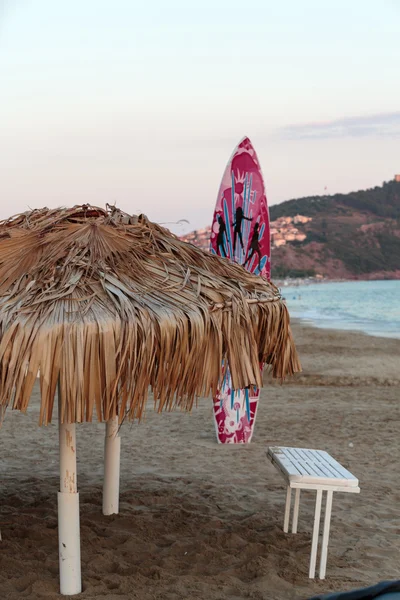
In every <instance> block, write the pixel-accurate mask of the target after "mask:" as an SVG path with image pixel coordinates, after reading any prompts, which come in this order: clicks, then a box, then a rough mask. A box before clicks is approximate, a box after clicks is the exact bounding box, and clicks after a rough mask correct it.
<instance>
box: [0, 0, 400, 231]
mask: <svg viewBox="0 0 400 600" xmlns="http://www.w3.org/2000/svg"><path fill="white" fill-rule="evenodd" d="M399 30H400V0H351V2H349V0H324V1H323V2H322V1H321V0H302V1H301V2H299V1H298V0H280V1H279V2H277V1H276V0H241V1H239V0H230V1H229V2H228V1H227V0H202V1H201V2H197V1H196V2H195V1H194V0H168V1H167V0H146V1H145V2H143V0H68V1H66V0H65V1H63V0H57V1H54V0H0V119H1V127H0V218H6V217H8V216H10V215H12V214H15V213H18V212H22V211H25V210H28V209H29V208H38V207H43V206H48V207H56V206H73V205H74V204H82V203H86V202H88V203H92V204H95V205H98V206H104V204H105V203H106V202H108V203H111V204H114V203H116V204H117V206H119V207H120V208H121V209H123V210H126V211H127V212H130V213H132V214H133V213H138V212H144V213H145V214H147V216H148V217H149V218H150V219H152V220H154V221H157V222H159V223H165V224H169V223H176V222H177V221H179V220H180V219H187V220H188V221H189V223H185V224H175V225H171V229H172V230H174V231H175V232H176V233H184V232H186V231H190V230H192V229H195V228H199V227H204V226H206V225H208V224H210V221H211V219H212V214H213V209H214V204H215V201H216V195H217V192H218V187H219V184H220V179H221V177H222V174H223V171H224V169H225V166H226V163H227V161H228V159H229V157H230V155H231V153H232V151H233V149H234V147H235V146H236V145H237V143H238V142H239V141H240V139H241V138H242V137H243V136H244V135H248V136H249V137H250V139H251V140H252V142H253V145H254V146H255V148H256V151H257V154H258V157H259V160H260V162H261V165H262V169H263V174H264V177H265V183H266V189H267V196H268V201H269V203H270V204H271V205H272V204H276V203H278V202H282V201H284V200H288V199H291V198H297V197H301V196H307V195H315V194H326V193H328V194H329V193H331V194H333V193H336V192H348V191H351V190H357V189H365V188H368V187H374V186H375V185H381V183H382V182H383V181H388V180H389V179H392V178H393V176H394V174H395V173H396V172H400V152H399V142H400V77H399V65H400V43H399V35H398V32H399Z"/></svg>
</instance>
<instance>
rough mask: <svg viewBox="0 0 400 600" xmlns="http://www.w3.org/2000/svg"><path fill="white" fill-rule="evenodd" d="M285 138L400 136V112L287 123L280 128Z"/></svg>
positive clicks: (280, 132) (280, 133)
mask: <svg viewBox="0 0 400 600" xmlns="http://www.w3.org/2000/svg"><path fill="white" fill-rule="evenodd" d="M279 135H280V137H281V139H284V140H318V139H331V138H363V137H392V138H394V137H399V136H400V112H393V113H382V114H378V115H368V116H358V117H345V118H342V119H335V120H333V121H326V122H321V123H305V124H303V125H286V126H285V127H281V128H280V129H279Z"/></svg>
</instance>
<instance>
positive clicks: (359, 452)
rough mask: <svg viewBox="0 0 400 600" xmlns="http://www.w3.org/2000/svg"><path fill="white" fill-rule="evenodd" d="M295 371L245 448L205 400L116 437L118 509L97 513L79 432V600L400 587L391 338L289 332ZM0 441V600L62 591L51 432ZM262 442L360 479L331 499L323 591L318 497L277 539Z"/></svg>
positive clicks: (235, 599) (10, 429) (267, 392)
mask: <svg viewBox="0 0 400 600" xmlns="http://www.w3.org/2000/svg"><path fill="white" fill-rule="evenodd" d="M294 332H295V338H296V342H297V346H298V350H299V353H300V357H301V360H302V364H303V369H304V372H303V373H302V374H301V375H299V376H297V377H296V378H293V379H292V380H291V381H289V382H287V383H285V384H284V385H282V386H281V385H277V384H268V385H266V387H265V388H264V390H263V391H262V399H261V404H260V407H259V412H258V417H257V423H256V430H255V434H254V437H253V441H252V443H251V444H250V445H249V446H246V447H244V446H221V445H217V444H216V441H215V434H214V426H213V422H212V413H211V404H210V401H209V400H206V399H205V400H201V401H200V402H199V406H198V408H196V409H195V410H194V411H193V412H192V414H190V415H188V414H182V413H180V412H175V413H170V414H161V415H158V414H155V413H153V412H152V411H151V406H149V410H148V412H147V417H146V421H145V422H144V423H142V424H140V425H137V424H135V425H129V424H126V425H124V426H123V427H122V466H121V505H120V514H119V515H114V516H112V517H105V516H103V515H102V513H101V504H102V497H101V492H102V457H103V443H104V437H103V435H104V425H102V424H97V423H96V424H95V423H93V424H85V425H80V426H79V427H78V461H79V464H78V468H79V477H78V486H79V491H80V500H81V541H82V575H83V587H84V591H83V593H82V595H81V596H80V597H81V598H82V600H89V599H90V600H92V599H95V598H96V599H97V598H104V599H105V600H117V599H118V600H121V599H128V598H129V599H133V598H135V599H136V598H137V599H141V600H150V599H151V600H156V599H157V600H158V599H160V600H161V599H163V600H183V599H189V598H190V599H192V598H198V599H205V600H219V599H229V600H239V599H242V598H254V599H260V600H261V599H268V600H275V599H276V600H289V599H295V600H296V599H306V598H309V597H310V596H312V595H313V594H316V593H318V592H322V591H324V592H328V591H333V590H341V589H348V588H352V587H359V586H363V585H369V584H373V583H376V582H378V581H380V580H383V579H396V578H399V576H400V571H399V555H400V515H399V512H400V508H399V507H400V485H399V459H400V436H399V429H400V422H399V420H400V402H399V400H400V374H399V364H400V340H391V339H384V338H374V337H368V336H364V335H362V334H353V333H350V332H340V331H324V330H319V329H313V328H310V327H305V326H302V325H299V324H298V323H294ZM38 414H39V412H38V390H36V392H35V395H34V397H33V398H32V400H31V405H30V408H29V411H28V414H27V415H21V414H19V413H12V412H11V411H10V412H8V414H7V415H6V418H5V422H4V425H3V427H2V429H1V430H0V528H1V533H2V537H3V541H2V542H0V598H1V599H3V598H4V599H6V598H7V599H12V600H13V599H14V598H15V599H17V598H27V599H29V600H39V599H42V598H46V599H53V598H57V597H60V596H59V594H58V585H59V584H58V542H57V512H56V510H57V489H58V430H57V425H56V422H55V423H54V424H53V425H51V426H49V427H47V428H41V429H40V428H38V427H37V422H38ZM268 445H288V446H300V447H310V448H321V449H325V450H327V451H328V452H330V453H331V454H332V455H333V456H334V457H335V458H337V459H338V460H339V461H340V462H341V463H342V464H343V465H344V466H345V467H347V468H348V469H349V470H350V471H352V472H353V473H354V474H355V475H356V476H357V477H358V478H359V480H360V486H361V494H360V495H355V494H354V495H353V494H334V501H333V511H332V527H331V537H330V545H329V554H328V567H327V578H326V580H325V581H322V582H321V581H318V580H315V581H311V580H309V579H308V565H309V556H310V544H311V532H312V522H313V511H314V500H315V492H309V493H303V494H302V503H301V507H300V519H299V533H298V534H297V535H291V534H284V533H283V531H282V522H283V510H284V502H285V490H284V482H283V479H282V478H281V477H280V475H279V474H278V472H277V471H276V470H275V469H274V468H273V467H272V466H271V464H270V463H269V462H268V461H267V459H266V455H265V453H266V448H267V446H268Z"/></svg>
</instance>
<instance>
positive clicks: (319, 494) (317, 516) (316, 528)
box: [308, 490, 322, 579]
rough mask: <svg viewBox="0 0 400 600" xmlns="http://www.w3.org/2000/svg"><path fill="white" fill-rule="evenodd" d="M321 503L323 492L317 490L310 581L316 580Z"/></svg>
mask: <svg viewBox="0 0 400 600" xmlns="http://www.w3.org/2000/svg"><path fill="white" fill-rule="evenodd" d="M321 502H322V490H317V498H316V500H315V514H314V529H313V535H312V544H311V559H310V572H309V574H308V576H309V578H310V579H314V577H315V565H316V563H317V550H318V538H319V524H320V520H321Z"/></svg>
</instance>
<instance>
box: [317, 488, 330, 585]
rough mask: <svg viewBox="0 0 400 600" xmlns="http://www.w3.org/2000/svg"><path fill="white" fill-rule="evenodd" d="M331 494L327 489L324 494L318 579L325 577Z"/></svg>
mask: <svg viewBox="0 0 400 600" xmlns="http://www.w3.org/2000/svg"><path fill="white" fill-rule="evenodd" d="M332 496H333V492H332V491H328V492H327V495H326V507H325V519H324V533H323V535H322V551H321V562H320V565H319V578H320V579H325V573H326V559H327V557H328V542H329V530H330V526H331V513H332Z"/></svg>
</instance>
